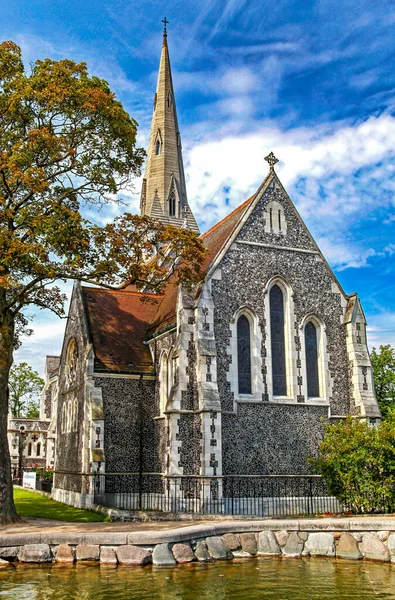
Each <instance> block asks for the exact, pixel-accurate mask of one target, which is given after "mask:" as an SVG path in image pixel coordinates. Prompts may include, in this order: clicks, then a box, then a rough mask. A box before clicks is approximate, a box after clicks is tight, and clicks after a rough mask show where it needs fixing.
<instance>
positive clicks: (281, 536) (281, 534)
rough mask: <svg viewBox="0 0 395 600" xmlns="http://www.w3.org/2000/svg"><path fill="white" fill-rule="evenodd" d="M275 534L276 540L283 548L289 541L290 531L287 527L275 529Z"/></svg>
mask: <svg viewBox="0 0 395 600" xmlns="http://www.w3.org/2000/svg"><path fill="white" fill-rule="evenodd" d="M274 535H275V536H276V540H277V543H278V545H279V546H280V547H281V548H282V547H283V546H285V544H286V543H287V540H288V537H289V533H288V531H287V530H286V529H280V531H275V532H274Z"/></svg>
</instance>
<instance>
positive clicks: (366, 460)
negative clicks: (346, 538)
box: [309, 413, 395, 513]
mask: <svg viewBox="0 0 395 600" xmlns="http://www.w3.org/2000/svg"><path fill="white" fill-rule="evenodd" d="M309 463H310V465H311V466H312V467H313V469H314V471H315V472H316V473H320V474H321V475H323V477H324V478H325V480H326V483H327V485H328V490H329V493H330V494H333V495H334V496H336V497H337V498H338V499H339V500H340V502H342V503H344V504H345V505H346V506H347V507H348V508H349V509H350V510H352V511H353V512H357V513H373V512H394V511H395V413H394V414H391V415H390V416H389V417H388V419H387V420H386V421H381V422H380V423H379V425H378V426H377V427H372V426H369V424H368V423H366V422H362V421H360V420H359V419H355V418H354V419H353V418H352V417H351V416H349V417H348V418H347V419H346V420H345V421H341V422H339V423H338V424H336V425H328V426H327V427H326V431H325V436H324V439H323V441H322V442H321V445H320V451H319V456H318V457H317V458H311V459H309Z"/></svg>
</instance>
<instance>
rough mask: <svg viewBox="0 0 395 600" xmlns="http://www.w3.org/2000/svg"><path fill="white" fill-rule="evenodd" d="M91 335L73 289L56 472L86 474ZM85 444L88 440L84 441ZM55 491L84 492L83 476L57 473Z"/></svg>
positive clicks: (61, 387)
mask: <svg viewBox="0 0 395 600" xmlns="http://www.w3.org/2000/svg"><path fill="white" fill-rule="evenodd" d="M71 340H74V341H75V344H76V348H77V355H78V358H77V359H76V364H75V373H74V375H73V377H70V376H69V374H68V365H67V356H66V354H67V349H68V347H69V343H70V341H71ZM87 345H88V334H87V329H86V325H85V320H84V312H83V306H82V298H81V293H80V289H79V286H75V287H74V290H73V295H72V300H71V305H70V309H69V315H68V318H67V325H66V331H65V337H64V341H63V349H62V356H61V363H60V364H61V366H60V370H59V380H58V390H59V391H58V406H57V423H56V431H57V439H56V463H55V471H67V472H73V473H81V472H82V471H83V448H84V420H85V418H86V415H85V414H84V412H85V405H84V400H85V374H86V348H87ZM70 401H71V402H72V403H73V406H74V401H76V409H77V414H76V415H75V420H74V421H73V425H72V426H71V427H69V431H65V429H66V427H65V423H64V416H65V410H66V411H67V408H68V406H69V402H70ZM85 443H86V441H85ZM54 488H57V489H62V490H68V491H70V492H73V493H80V492H81V491H82V477H81V475H78V474H75V475H71V474H65V475H62V474H60V473H56V474H55V481H54Z"/></svg>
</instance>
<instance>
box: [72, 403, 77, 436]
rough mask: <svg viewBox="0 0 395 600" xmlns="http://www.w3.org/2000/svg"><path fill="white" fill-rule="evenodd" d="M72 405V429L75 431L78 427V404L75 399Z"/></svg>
mask: <svg viewBox="0 0 395 600" xmlns="http://www.w3.org/2000/svg"><path fill="white" fill-rule="evenodd" d="M73 404H74V406H73V428H72V429H73V431H77V429H78V427H77V423H78V416H77V415H78V404H77V399H74V403H73Z"/></svg>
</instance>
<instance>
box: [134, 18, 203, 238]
mask: <svg viewBox="0 0 395 600" xmlns="http://www.w3.org/2000/svg"><path fill="white" fill-rule="evenodd" d="M163 23H164V30H163V44H162V54H161V57H160V65H159V74H158V82H157V85H156V93H155V97H154V110H153V115H152V122H151V132H150V139H149V145H148V153H147V154H148V156H147V165H146V171H145V177H144V179H143V185H142V189H141V199H140V212H141V214H142V215H148V216H150V217H154V218H156V219H160V220H161V221H163V222H165V223H170V224H171V225H176V226H178V227H182V226H184V227H185V225H186V226H187V227H189V229H192V230H193V231H196V232H199V228H198V226H197V224H196V221H195V217H194V216H193V214H192V211H191V209H190V207H189V204H188V200H187V190H186V185H185V175H184V164H183V161H182V151H181V136H180V132H179V129H178V121H177V111H176V104H175V99H174V90H173V82H172V77H171V69H170V58H169V49H168V46H167V29H166V25H167V23H168V21H167V19H166V18H165V19H164V21H163Z"/></svg>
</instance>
